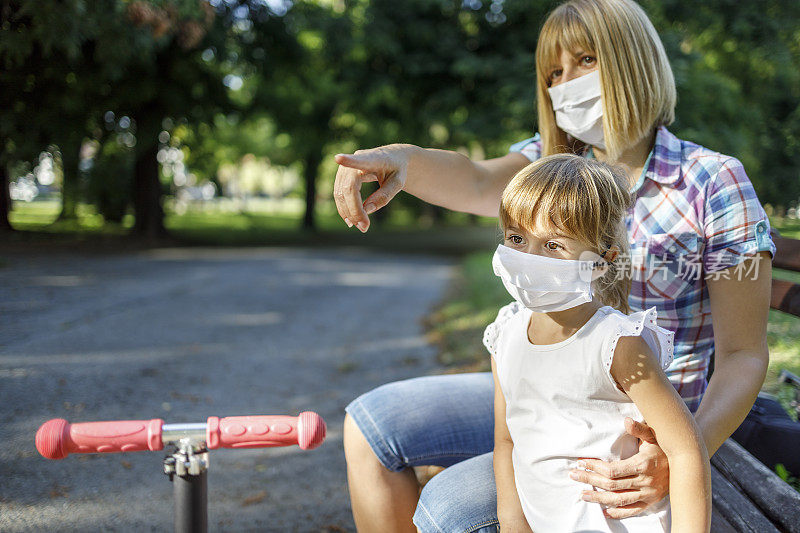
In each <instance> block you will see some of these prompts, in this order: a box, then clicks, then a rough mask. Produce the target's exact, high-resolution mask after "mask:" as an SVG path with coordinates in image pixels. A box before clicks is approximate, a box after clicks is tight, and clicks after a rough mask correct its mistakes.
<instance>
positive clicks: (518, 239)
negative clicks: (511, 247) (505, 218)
mask: <svg viewBox="0 0 800 533" xmlns="http://www.w3.org/2000/svg"><path fill="white" fill-rule="evenodd" d="M506 240H509V241H511V242H513V243H514V244H522V237H520V236H519V235H509V236H508V237H506Z"/></svg>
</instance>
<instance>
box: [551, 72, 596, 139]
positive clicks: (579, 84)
mask: <svg viewBox="0 0 800 533" xmlns="http://www.w3.org/2000/svg"><path fill="white" fill-rule="evenodd" d="M547 92H548V93H550V100H551V101H552V102H553V111H555V114H556V124H558V127H559V128H561V129H562V130H564V131H565V132H566V133H569V134H570V135H572V136H573V137H574V138H576V139H579V140H581V141H583V142H585V143H586V144H589V145H592V146H597V147H598V148H600V149H601V150H605V149H606V145H605V137H604V136H603V98H602V95H601V92H600V71H599V70H595V71H594V72H590V73H589V74H584V75H583V76H580V77H578V78H575V79H573V80H569V81H567V82H564V83H561V84H559V85H556V86H555V87H550V88H549V89H547Z"/></svg>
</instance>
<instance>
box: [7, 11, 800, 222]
mask: <svg viewBox="0 0 800 533" xmlns="http://www.w3.org/2000/svg"><path fill="white" fill-rule="evenodd" d="M556 3H557V2H541V1H533V0H525V1H523V0H404V1H403V2H396V1H390V0H371V1H370V0H318V1H306V0H297V1H291V0H211V1H208V0H110V1H107V2H88V1H82V0H58V1H57V0H36V1H33V0H6V1H4V2H2V3H0V17H1V20H2V22H1V23H0V32H2V33H1V34H0V62H1V68H2V71H1V72H0V76H1V77H2V78H1V79H2V83H0V91H1V92H0V96H2V98H3V101H4V102H5V103H6V105H4V106H3V107H2V109H0V228H4V229H10V228H11V226H12V224H10V223H9V219H8V213H9V210H10V209H11V208H12V205H18V206H20V205H28V204H29V203H31V204H32V203H35V202H37V201H38V202H44V201H45V200H47V199H48V198H50V199H51V202H53V201H57V202H58V204H57V205H58V209H57V211H58V215H59V217H60V219H61V220H62V221H69V220H74V219H75V218H76V217H77V216H78V215H79V210H80V209H86V210H89V211H91V212H92V213H95V214H96V215H97V216H100V217H102V219H101V220H102V222H101V223H105V224H111V225H113V224H117V225H122V227H124V228H125V231H130V232H132V233H134V234H136V235H139V236H143V237H148V238H158V237H159V236H162V235H164V233H165V230H164V217H165V210H166V214H167V215H168V216H172V215H173V214H177V215H180V214H182V213H186V212H187V211H191V212H194V211H198V212H200V213H209V212H221V213H228V212H236V213H253V212H265V213H275V214H280V215H283V216H288V217H293V218H292V219H293V220H295V221H296V223H297V224H298V225H302V226H303V227H305V228H314V227H315V226H317V225H318V223H317V220H316V219H315V216H314V214H315V212H323V213H331V212H332V211H333V208H332V205H331V202H332V198H331V194H330V190H331V186H332V182H333V178H334V174H335V165H334V164H333V163H332V158H331V156H332V155H333V154H335V153H338V152H341V151H352V150H356V149H358V148H364V147H371V146H377V145H381V144H387V143H392V142H408V143H414V144H418V145H421V146H426V147H436V148H446V149H456V150H459V151H462V152H464V153H466V154H468V155H470V156H472V157H475V158H484V157H494V156H498V155H500V154H502V153H504V152H505V151H506V150H507V148H508V145H510V144H511V143H513V142H515V141H518V140H521V139H524V138H526V137H529V136H530V135H532V134H533V132H534V129H535V124H536V116H535V106H534V79H535V78H534V71H533V67H534V62H533V51H534V49H535V47H536V36H537V34H538V31H539V28H540V26H541V24H542V22H543V20H544V17H545V16H546V13H547V12H548V11H549V10H550V9H551V8H552V7H553V6H554V5H556ZM642 6H643V7H644V8H645V10H646V11H647V12H648V14H649V15H650V17H651V19H652V20H653V22H654V24H655V25H656V27H657V29H658V30H659V32H660V34H661V36H662V39H663V40H664V43H665V46H666V47H667V51H668V53H669V55H670V58H671V61H672V65H673V69H674V71H675V76H676V81H677V83H678V95H679V100H678V112H677V117H678V118H677V121H676V123H675V124H674V125H673V126H672V127H671V130H672V131H673V132H674V133H675V134H677V135H678V136H679V137H682V138H685V139H689V140H692V141H695V142H698V143H700V144H703V145H705V146H707V147H709V148H712V149H714V150H718V151H721V152H723V153H727V154H731V155H734V156H736V157H738V158H739V159H741V160H742V161H743V163H744V164H745V168H746V169H747V170H748V173H749V175H750V178H751V180H752V181H753V183H754V184H755V186H756V190H757V191H758V194H759V197H760V199H761V200H762V202H764V203H768V204H771V206H772V207H771V208H774V209H775V210H776V211H777V212H779V213H783V212H791V213H796V207H797V206H796V202H797V199H798V197H800V180H798V169H800V3H797V2H796V1H793V0H764V1H763V2H758V3H750V2H736V1H734V0H708V1H705V2H703V3H700V4H698V3H696V2H689V1H688V0H659V1H656V0H643V1H642ZM427 210H430V207H427V206H423V205H421V203H420V202H417V201H416V200H415V199H413V198H410V197H407V196H405V195H403V196H402V197H400V198H398V200H397V201H396V202H395V203H394V204H393V206H392V208H391V213H392V214H393V215H394V214H395V212H397V213H407V216H406V218H405V219H404V220H406V223H408V224H413V223H415V221H417V220H419V219H420V216H422V215H424V217H427V218H430V212H427ZM790 210H791V211H790ZM438 215H439V216H440V217H441V216H447V217H450V216H453V215H450V214H447V215H442V214H441V213H439V214H438ZM384 216H386V214H385V213H384Z"/></svg>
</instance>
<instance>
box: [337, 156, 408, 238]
mask: <svg viewBox="0 0 800 533" xmlns="http://www.w3.org/2000/svg"><path fill="white" fill-rule="evenodd" d="M407 146H409V145H388V146H381V147H378V148H371V149H369V150H357V151H356V152H355V153H353V154H337V155H336V156H335V157H334V159H335V160H336V162H337V163H338V164H339V168H338V170H337V171H336V181H335V182H334V184H333V198H334V200H335V201H336V209H337V211H338V212H339V216H341V217H342V219H343V220H344V221H345V223H346V224H347V225H348V226H350V227H352V226H356V227H357V228H358V229H359V230H361V232H362V233H363V232H366V231H367V229H369V215H370V214H372V213H374V212H375V211H377V210H378V209H380V208H382V207H383V206H385V205H386V204H388V203H389V201H390V200H391V199H392V198H394V197H395V195H397V193H398V192H400V191H401V190H402V189H403V186H404V185H405V182H406V171H407V168H408V151H407ZM370 181H377V182H378V184H379V185H380V187H379V188H378V190H376V191H375V192H373V193H372V194H371V195H370V196H369V197H368V198H367V199H366V200H365V201H364V202H363V203H362V201H361V185H362V184H363V183H366V182H370Z"/></svg>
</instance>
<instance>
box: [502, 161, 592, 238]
mask: <svg viewBox="0 0 800 533" xmlns="http://www.w3.org/2000/svg"><path fill="white" fill-rule="evenodd" d="M543 177H544V176H535V177H534V176H528V177H527V179H526V180H524V182H522V183H518V184H514V185H516V186H514V185H512V186H510V187H509V189H507V190H506V191H505V193H504V194H503V199H502V202H501V206H502V208H501V209H500V223H501V225H502V227H503V228H508V227H517V228H520V229H524V230H525V231H528V232H529V233H532V234H539V233H541V232H548V233H560V234H563V235H566V236H568V237H571V238H574V239H576V240H579V241H582V242H585V243H588V244H591V243H593V242H594V241H595V240H596V239H597V235H596V231H594V230H595V229H596V228H597V225H598V219H599V209H598V208H599V205H598V202H597V198H596V196H597V191H596V190H592V188H591V187H587V185H588V184H587V183H586V182H585V181H584V180H582V179H577V180H576V179H569V178H567V177H566V176H563V175H560V174H559V172H558V171H557V170H556V172H555V173H554V175H550V176H549V177H548V178H547V179H542V178H543ZM537 178H538V179H537ZM534 230H536V231H534Z"/></svg>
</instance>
